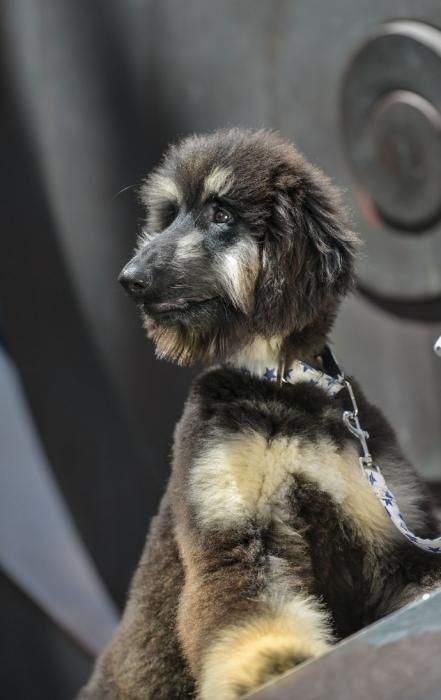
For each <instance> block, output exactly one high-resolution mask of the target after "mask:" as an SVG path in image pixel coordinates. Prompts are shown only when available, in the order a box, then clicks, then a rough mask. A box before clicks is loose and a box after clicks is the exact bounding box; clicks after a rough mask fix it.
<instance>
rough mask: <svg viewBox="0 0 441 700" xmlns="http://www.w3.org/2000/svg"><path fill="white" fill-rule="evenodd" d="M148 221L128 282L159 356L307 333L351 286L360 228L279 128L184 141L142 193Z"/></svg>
mask: <svg viewBox="0 0 441 700" xmlns="http://www.w3.org/2000/svg"><path fill="white" fill-rule="evenodd" d="M142 197H143V201H144V202H145V204H146V207H147V220H146V224H145V227H144V230H143V232H142V234H141V236H140V240H139V244H138V248H137V251H136V254H135V256H134V257H133V258H132V260H130V262H129V263H128V264H127V265H126V266H125V268H124V270H123V271H122V273H121V275H120V281H121V283H122V284H123V286H124V287H125V289H126V290H127V291H128V292H129V293H130V294H131V295H132V296H133V297H134V299H135V300H136V302H137V304H138V306H139V308H140V309H141V310H142V313H143V314H144V315H145V319H146V327H147V329H148V331H149V334H150V336H151V337H152V338H153V340H154V342H155V343H156V346H157V350H158V353H159V354H160V355H161V356H166V357H169V358H172V359H175V360H177V361H180V362H183V363H189V362H193V361H195V360H198V359H207V360H213V359H221V358H224V357H226V356H228V355H229V354H231V353H232V352H235V351H237V350H238V349H240V348H241V347H242V346H243V345H246V344H247V343H249V342H250V341H251V340H252V339H253V337H255V336H263V337H266V338H272V337H274V336H278V337H281V338H285V337H287V336H289V335H290V334H292V333H295V332H301V331H303V330H304V329H305V328H306V327H307V326H308V325H311V324H313V323H314V322H315V321H317V319H318V315H319V314H320V312H329V313H331V307H332V308H333V307H334V306H335V303H336V300H337V299H338V298H339V297H341V295H342V294H344V293H345V292H346V290H347V288H348V286H349V284H350V281H351V275H352V257H353V244H354V240H355V239H354V236H353V235H352V234H351V233H350V232H348V231H347V229H346V226H345V224H344V222H343V220H342V216H341V213H340V212H339V210H338V207H337V205H336V202H335V193H334V191H333V190H332V189H331V187H330V185H329V184H328V183H327V181H326V180H325V179H324V178H323V176H322V175H321V174H320V173H318V172H317V171H314V170H313V169H312V168H311V167H310V166H309V165H308V164H307V163H305V161H304V160H303V158H302V157H301V156H300V155H299V154H298V153H297V152H296V151H295V149H294V148H293V147H292V146H291V145H289V144H286V143H284V142H283V141H282V140H281V139H280V137H278V136H277V135H275V134H273V133H272V132H268V131H256V132H253V131H242V130H237V129H234V130H230V131H219V132H215V133H214V134H211V135H208V136H203V137H191V138H188V139H186V140H184V141H183V142H182V143H181V144H179V145H178V146H173V147H172V148H171V149H170V150H169V151H168V153H167V154H166V156H165V158H164V160H163V162H162V164H161V165H160V166H159V167H158V168H157V169H156V170H155V171H154V172H153V173H152V175H151V176H150V177H149V179H148V180H147V182H146V183H145V185H144V187H143V190H142Z"/></svg>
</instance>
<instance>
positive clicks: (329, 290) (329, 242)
mask: <svg viewBox="0 0 441 700" xmlns="http://www.w3.org/2000/svg"><path fill="white" fill-rule="evenodd" d="M295 165H296V169H295V171H294V169H293V170H291V173H290V172H289V171H288V172H287V168H285V172H283V174H279V175H278V176H277V178H275V185H274V203H273V214H272V218H271V221H270V224H269V226H268V231H267V235H266V238H265V240H264V242H263V249H262V265H261V274H260V279H259V281H258V285H257V290H258V294H257V298H256V322H257V324H258V325H259V319H262V326H263V323H265V324H266V328H267V330H269V332H270V333H271V334H277V333H282V334H283V335H286V334H287V333H291V332H292V331H299V330H302V329H303V328H305V326H308V325H309V324H311V323H312V322H314V321H315V320H317V319H318V318H319V315H320V313H321V312H322V313H332V312H333V310H334V309H335V308H336V306H337V304H338V302H339V300H340V298H341V297H342V296H344V295H345V294H346V293H347V292H348V291H349V289H350V288H351V286H352V284H353V265H354V255H355V252H356V247H357V241H358V239H357V236H356V235H355V234H354V233H353V232H352V231H351V230H350V229H349V227H348V223H347V221H346V217H345V215H344V212H343V211H342V209H341V208H340V206H339V203H338V195H337V192H336V190H335V189H334V188H333V187H332V186H331V184H330V183H329V181H328V180H327V179H326V178H325V177H324V176H323V175H322V173H320V172H319V171H317V170H315V169H313V168H310V167H309V166H307V164H306V163H304V162H303V163H302V166H303V168H302V170H303V172H301V173H300V174H299V162H298V161H297V162H296V164H295ZM268 321H269V328H268Z"/></svg>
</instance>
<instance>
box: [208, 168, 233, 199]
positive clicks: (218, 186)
mask: <svg viewBox="0 0 441 700" xmlns="http://www.w3.org/2000/svg"><path fill="white" fill-rule="evenodd" d="M232 184H233V171H232V170H231V168H222V167H220V166H217V167H216V168H214V169H213V170H212V171H211V173H210V174H209V175H207V177H206V178H205V180H204V190H203V197H204V198H207V197H209V196H210V195H211V194H215V195H218V196H219V197H222V196H223V195H225V194H226V192H227V191H228V189H229V188H230V187H231V185H232Z"/></svg>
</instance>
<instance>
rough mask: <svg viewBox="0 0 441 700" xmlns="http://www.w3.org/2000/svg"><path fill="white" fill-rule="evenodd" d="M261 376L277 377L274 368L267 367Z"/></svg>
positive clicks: (267, 377) (266, 377)
mask: <svg viewBox="0 0 441 700" xmlns="http://www.w3.org/2000/svg"><path fill="white" fill-rule="evenodd" d="M263 376H264V377H265V379H277V375H276V370H275V369H270V368H269V367H267V368H266V370H265V372H264V373H263Z"/></svg>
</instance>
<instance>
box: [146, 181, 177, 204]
mask: <svg viewBox="0 0 441 700" xmlns="http://www.w3.org/2000/svg"><path fill="white" fill-rule="evenodd" d="M147 196H148V199H149V203H151V204H155V203H157V202H158V201H161V200H163V199H169V200H171V201H172V202H176V203H177V204H180V203H181V201H182V194H181V192H180V190H179V188H178V186H177V184H176V182H175V181H174V180H173V178H171V177H167V176H166V175H156V174H154V175H152V177H151V178H150V180H149V181H148V183H147Z"/></svg>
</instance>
